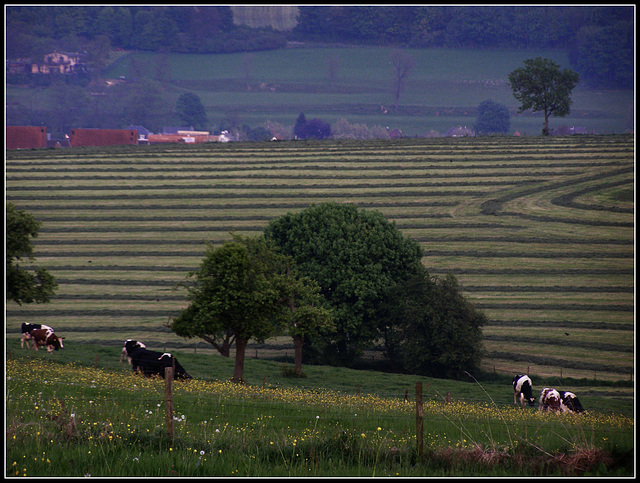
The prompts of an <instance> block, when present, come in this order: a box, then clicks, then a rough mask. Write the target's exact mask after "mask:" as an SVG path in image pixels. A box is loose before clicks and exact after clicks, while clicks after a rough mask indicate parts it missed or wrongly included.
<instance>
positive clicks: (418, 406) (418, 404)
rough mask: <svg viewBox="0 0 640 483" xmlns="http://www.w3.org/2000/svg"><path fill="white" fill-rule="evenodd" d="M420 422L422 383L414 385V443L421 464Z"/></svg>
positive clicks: (421, 418)
mask: <svg viewBox="0 0 640 483" xmlns="http://www.w3.org/2000/svg"><path fill="white" fill-rule="evenodd" d="M422 422H423V413H422V383H421V382H417V383H416V442H417V450H418V461H420V462H422V457H423V453H422V448H423V443H422V435H423V429H422Z"/></svg>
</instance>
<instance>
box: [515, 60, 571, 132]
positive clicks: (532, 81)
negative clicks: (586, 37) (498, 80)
mask: <svg viewBox="0 0 640 483" xmlns="http://www.w3.org/2000/svg"><path fill="white" fill-rule="evenodd" d="M524 64H525V66H524V67H520V68H518V69H516V70H514V71H513V72H511V73H510V74H509V83H510V84H511V89H512V90H513V95H514V97H515V98H516V99H517V100H518V101H519V102H520V108H519V110H518V112H524V111H526V110H529V109H530V110H531V111H532V112H543V113H544V128H543V129H542V134H543V135H545V136H548V135H549V116H551V115H553V116H559V117H564V116H566V115H567V114H569V112H570V107H571V102H572V101H571V91H572V90H573V88H574V87H575V86H576V85H578V82H579V81H580V78H579V76H578V73H577V72H574V71H572V70H571V69H564V70H560V66H559V65H558V64H556V63H555V62H553V61H552V60H549V59H543V58H542V57H536V58H535V59H529V60H525V61H524Z"/></svg>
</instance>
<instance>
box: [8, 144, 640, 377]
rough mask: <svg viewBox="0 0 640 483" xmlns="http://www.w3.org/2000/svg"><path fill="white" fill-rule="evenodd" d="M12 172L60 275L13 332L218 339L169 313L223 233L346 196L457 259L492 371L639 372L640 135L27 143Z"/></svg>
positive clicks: (430, 253) (110, 341)
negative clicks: (480, 316) (28, 326)
mask: <svg viewBox="0 0 640 483" xmlns="http://www.w3.org/2000/svg"><path fill="white" fill-rule="evenodd" d="M5 176H6V199H7V200H8V201H12V202H13V203H14V204H15V205H16V206H17V208H19V209H23V210H26V211H28V212H30V213H32V214H33V215H34V216H35V217H36V219H38V220H40V221H41V222H42V228H41V230H40V235H39V237H38V238H37V239H36V240H35V254H36V259H37V260H36V262H37V265H39V266H43V267H46V268H48V269H49V270H50V271H51V272H52V273H53V275H54V276H55V277H56V280H57V282H58V285H59V287H58V290H57V293H56V296H55V298H54V299H53V300H52V302H51V303H49V304H44V305H24V306H19V305H17V304H14V303H12V302H10V303H8V304H7V311H6V327H7V337H9V338H11V339H14V338H15V339H17V338H19V330H20V329H19V327H20V324H21V323H22V322H31V323H45V324H48V325H50V326H52V327H54V328H55V329H56V332H58V333H59V334H60V335H63V336H65V337H66V339H65V344H89V343H92V344H105V345H115V344H117V345H121V344H122V342H123V341H124V340H125V339H127V338H136V339H140V340H142V341H144V342H145V343H146V344H147V346H148V347H150V348H154V349H159V350H168V349H176V348H178V349H193V350H198V351H211V349H210V348H205V346H206V345H205V344H204V343H200V344H197V341H193V340H184V339H181V338H179V337H176V336H175V335H173V334H172V333H171V331H170V330H168V329H167V328H166V324H167V322H168V321H169V319H170V317H172V316H175V315H176V314H177V313H179V311H180V310H181V309H182V308H183V307H185V306H186V299H185V294H184V292H183V291H181V290H177V289H176V288H175V286H176V284H177V283H178V282H180V281H182V280H184V278H185V277H186V275H187V273H188V272H189V271H190V270H193V269H195V268H196V267H197V266H198V264H199V262H200V261H201V259H202V257H203V255H204V250H205V243H206V242H212V243H214V244H220V243H222V242H224V241H225V240H228V239H230V233H231V232H236V233H241V234H245V235H257V234H259V233H260V232H261V231H262V230H263V228H264V227H265V226H266V225H267V223H268V222H269V220H271V219H274V218H277V217H278V216H281V215H284V214H285V213H287V212H290V211H291V212H296V211H300V210H303V209H305V208H306V207H308V206H309V205H311V204H314V203H315V204H318V203H322V202H327V201H331V202H340V203H353V204H356V205H357V206H358V207H360V208H361V209H367V210H377V211H380V212H381V213H383V214H384V215H385V216H386V217H387V218H388V219H389V220H393V221H394V222H395V223H396V225H397V227H398V228H399V229H400V230H401V231H402V232H403V233H404V234H406V235H407V236H410V237H412V238H413V239H415V240H416V241H418V242H419V243H420V244H421V245H422V246H423V247H424V251H425V257H424V260H423V262H424V265H425V266H426V267H427V268H428V269H429V271H430V272H431V273H432V274H433V275H443V274H445V273H448V272H451V273H453V274H454V275H456V277H457V278H458V281H459V282H460V284H461V286H462V288H463V291H464V292H465V294H466V295H467V296H468V297H469V299H470V300H472V301H473V302H474V303H475V304H476V306H477V307H478V308H479V309H481V310H483V311H484V312H485V313H486V314H487V316H488V319H489V323H488V325H487V326H486V327H485V329H484V335H485V349H486V351H487V356H486V358H485V360H484V363H483V366H484V367H483V368H484V369H485V370H486V371H495V372H497V373H501V374H515V373H521V372H528V373H530V374H535V375H538V376H539V377H538V380H540V384H542V383H544V382H543V380H541V378H542V379H544V378H552V377H572V378H586V379H594V378H595V379H598V380H610V381H611V380H616V381H617V380H623V381H629V380H631V378H632V373H633V357H634V345H633V344H634V303H635V301H634V199H635V198H634V195H635V193H634V139H633V136H630V135H629V136H627V135H619V136H618V135H611V136H573V137H563V138H541V137H490V138H465V139H462V138H458V139H453V138H430V139H417V138H415V139H403V140H396V141H368V142H354V141H349V142H347V141H344V142H338V141H324V142H310V141H309V142H307V141H290V142H271V143H228V144H218V143H212V144H206V145H177V144H176V145H162V146H132V147H131V146H130V147H109V148H106V147H105V148H73V149H58V150H51V149H50V150H29V151H9V152H7V153H6V174H5ZM283 340H284V342H283ZM287 343H288V341H286V340H285V339H278V348H279V349H278V350H275V349H274V350H272V351H271V352H269V350H268V349H269V341H266V344H262V345H259V346H254V347H255V348H256V350H255V355H256V356H258V348H259V349H260V352H261V353H262V354H280V355H283V354H282V352H284V353H288V354H293V347H291V349H290V350H288V351H287V350H286V349H282V345H283V344H287ZM250 349H251V348H250ZM372 354H373V355H372V356H371V357H378V358H380V357H381V355H380V352H379V351H377V352H373V353H372ZM251 355H253V353H251ZM536 385H537V386H539V384H536Z"/></svg>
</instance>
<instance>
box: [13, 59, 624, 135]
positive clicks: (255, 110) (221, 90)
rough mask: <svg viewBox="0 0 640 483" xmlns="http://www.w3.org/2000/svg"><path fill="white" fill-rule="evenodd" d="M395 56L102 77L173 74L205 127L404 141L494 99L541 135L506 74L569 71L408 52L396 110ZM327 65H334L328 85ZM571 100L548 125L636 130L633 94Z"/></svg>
mask: <svg viewBox="0 0 640 483" xmlns="http://www.w3.org/2000/svg"><path fill="white" fill-rule="evenodd" d="M392 52H393V49H390V48H383V47H344V48H320V47H316V48H291V49H282V50H277V51H263V52H253V53H251V54H246V53H237V54H168V55H159V54H156V53H150V52H129V53H126V54H124V55H121V56H119V57H118V59H117V60H116V61H115V62H113V63H112V64H110V65H109V66H108V67H107V68H106V69H104V71H103V72H102V78H104V79H108V78H116V79H117V78H119V77H120V76H124V77H125V78H127V79H129V81H131V80H132V79H140V78H149V79H157V72H158V67H159V66H160V65H162V66H163V68H162V69H161V70H162V71H166V72H169V74H168V76H166V77H164V78H163V79H162V80H161V82H162V88H163V90H164V93H165V96H166V99H165V101H166V104H167V105H168V106H170V108H171V109H173V106H175V102H176V100H177V98H178V97H179V96H180V95H181V94H183V93H185V92H191V93H194V94H196V95H198V96H199V97H200V99H201V101H202V103H203V105H204V107H205V110H206V112H207V116H208V119H209V122H210V124H211V130H214V129H218V128H219V126H220V124H221V122H223V121H226V120H229V119H233V120H234V121H235V122H237V123H238V125H242V124H247V125H249V126H251V127H257V126H259V125H261V124H262V123H263V122H265V121H272V122H278V123H280V124H282V125H283V126H287V127H293V125H294V124H295V121H296V119H297V117H298V115H299V114H300V112H304V113H305V115H306V117H307V119H312V118H320V119H323V120H324V121H326V122H329V123H334V122H336V121H338V120H339V119H341V118H344V119H346V120H347V121H349V122H350V123H352V124H356V123H357V124H365V125H367V126H369V127H374V126H381V127H387V126H388V127H389V128H391V129H393V128H399V129H401V130H402V131H403V133H404V135H405V136H409V137H413V136H420V137H422V136H425V135H427V134H428V133H430V132H431V131H435V132H437V133H439V134H440V135H444V134H445V133H446V132H447V131H448V130H449V129H450V128H452V127H456V126H468V127H472V126H473V124H474V123H475V120H476V114H475V109H476V108H477V106H478V105H479V104H480V103H481V102H482V101H485V100H487V99H491V100H493V101H495V102H499V103H501V104H503V105H505V106H507V107H508V108H509V109H510V111H511V112H512V118H511V129H510V132H511V133H514V132H515V131H518V132H519V133H520V134H522V135H528V136H532V135H533V136H537V135H539V134H540V133H541V130H542V126H543V118H542V116H541V115H540V114H539V113H536V114H531V113H522V114H517V112H516V111H517V109H518V107H519V105H518V103H517V101H516V100H515V98H514V97H513V93H512V91H511V89H510V87H509V84H508V81H507V77H508V74H509V73H510V72H512V71H513V70H514V69H516V68H518V67H521V66H522V65H523V62H524V60H526V59H530V58H534V57H538V56H541V57H544V58H550V59H552V60H554V61H555V62H557V63H558V64H560V65H561V66H562V67H570V64H569V60H568V57H567V54H566V53H565V52H564V51H555V50H551V51H549V50H538V49H532V50H509V49H506V50H502V49H499V50H474V49H409V50H408V53H410V54H411V55H412V56H413V58H414V60H415V66H414V68H413V70H412V71H411V74H410V76H409V77H408V79H407V82H406V87H405V89H404V91H403V93H402V95H401V97H400V104H399V108H398V111H396V110H395V107H394V99H393V94H392V89H391V85H392V79H393V71H392V67H391V63H390V62H389V56H390V55H392ZM330 62H334V63H335V65H337V67H338V68H337V73H336V76H335V79H334V80H333V84H332V82H331V79H330V78H329V68H328V65H329V63H330ZM165 64H166V67H167V68H165ZM52 93H53V91H52V90H51V89H37V90H34V89H24V88H19V87H14V86H8V87H7V93H6V97H7V102H8V103H10V104H11V105H13V104H18V105H21V106H24V107H26V108H29V109H37V108H38V107H39V106H48V107H51V108H53V107H55V105H56V103H57V102H58V101H57V99H55V97H54V95H53V94H52ZM572 99H573V104H572V106H571V113H570V114H569V115H568V116H567V117H564V118H552V122H551V126H552V127H554V128H557V127H560V126H579V127H585V128H586V129H587V130H589V132H596V133H598V134H610V133H622V132H625V131H629V130H632V129H633V127H634V124H633V119H634V106H635V101H634V93H633V91H632V90H627V91H611V90H593V89H590V88H588V87H587V86H586V85H582V84H579V85H578V86H577V87H576V89H575V90H574V92H573V93H572ZM78 127H84V126H78Z"/></svg>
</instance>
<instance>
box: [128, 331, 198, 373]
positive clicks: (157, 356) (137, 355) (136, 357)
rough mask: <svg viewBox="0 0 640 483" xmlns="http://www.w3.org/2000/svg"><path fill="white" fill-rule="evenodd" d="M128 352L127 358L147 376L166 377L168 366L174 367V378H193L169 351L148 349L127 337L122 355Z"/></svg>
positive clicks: (136, 369)
mask: <svg viewBox="0 0 640 483" xmlns="http://www.w3.org/2000/svg"><path fill="white" fill-rule="evenodd" d="M125 354H126V356H127V360H128V361H129V364H131V367H132V368H133V370H134V371H138V372H141V373H142V374H144V375H145V376H155V375H159V376H161V377H164V369H165V368H166V367H174V373H173V378H174V379H191V376H190V375H189V374H187V371H185V370H184V367H182V366H181V365H180V363H179V362H178V359H177V358H175V357H173V356H172V355H171V354H169V353H168V352H165V353H162V352H155V351H150V350H147V348H146V346H145V345H144V344H143V343H142V342H140V341H137V340H133V339H127V340H126V341H125V342H124V348H123V349H122V354H121V356H120V360H121V361H122V357H123V356H124V355H125Z"/></svg>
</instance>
